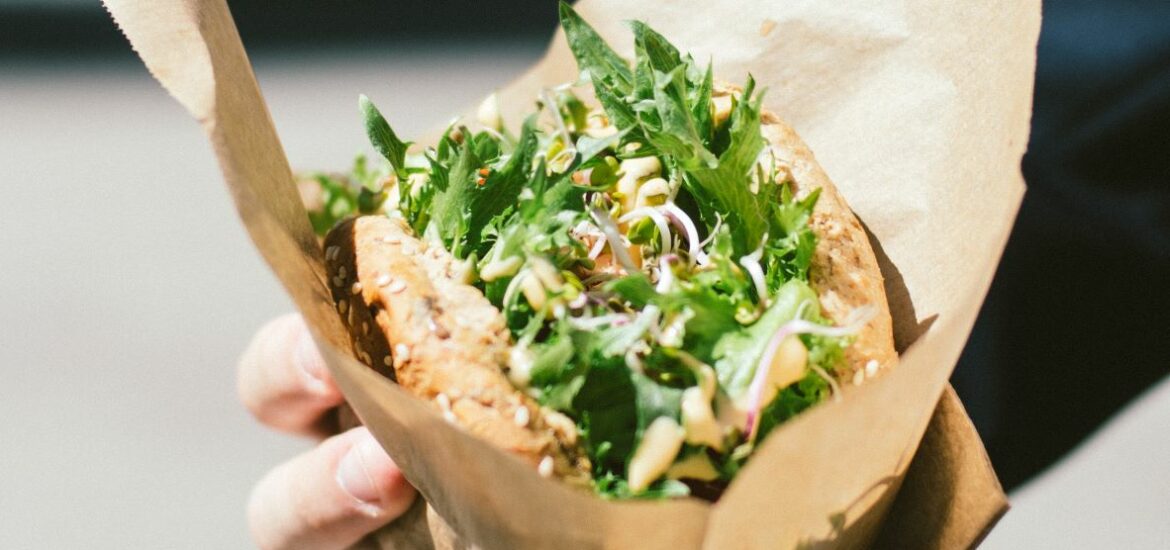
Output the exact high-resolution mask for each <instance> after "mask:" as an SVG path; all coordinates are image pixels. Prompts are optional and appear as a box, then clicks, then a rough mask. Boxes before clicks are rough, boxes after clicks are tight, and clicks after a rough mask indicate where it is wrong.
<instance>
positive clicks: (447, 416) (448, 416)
mask: <svg viewBox="0 0 1170 550" xmlns="http://www.w3.org/2000/svg"><path fill="white" fill-rule="evenodd" d="M443 420H446V421H447V422H450V423H452V424H454V423H455V421H456V420H458V419H457V418H455V413H453V412H451V411H443Z"/></svg>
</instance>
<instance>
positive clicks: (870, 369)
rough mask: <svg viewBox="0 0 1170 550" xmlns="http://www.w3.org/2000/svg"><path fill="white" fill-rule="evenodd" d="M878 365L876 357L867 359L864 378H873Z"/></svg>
mask: <svg viewBox="0 0 1170 550" xmlns="http://www.w3.org/2000/svg"><path fill="white" fill-rule="evenodd" d="M879 366H880V365H878V362H877V359H870V360H869V361H868V362H867V363H866V364H865V377H866V378H873V376H874V375H875V374H877V371H878V367H879Z"/></svg>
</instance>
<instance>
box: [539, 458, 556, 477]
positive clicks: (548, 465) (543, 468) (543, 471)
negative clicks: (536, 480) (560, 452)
mask: <svg viewBox="0 0 1170 550" xmlns="http://www.w3.org/2000/svg"><path fill="white" fill-rule="evenodd" d="M536 472H537V473H539V474H540V477H552V474H553V457H551V456H545V457H544V458H542V459H540V465H539V466H537V467H536Z"/></svg>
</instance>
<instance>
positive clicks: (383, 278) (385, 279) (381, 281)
mask: <svg viewBox="0 0 1170 550" xmlns="http://www.w3.org/2000/svg"><path fill="white" fill-rule="evenodd" d="M393 280H394V279H393V278H391V277H390V275H388V274H386V273H383V274H381V275H379V276H378V280H377V281H374V282H375V283H376V284H377V285H378V286H380V287H381V286H386V285H388V284H390V281H393Z"/></svg>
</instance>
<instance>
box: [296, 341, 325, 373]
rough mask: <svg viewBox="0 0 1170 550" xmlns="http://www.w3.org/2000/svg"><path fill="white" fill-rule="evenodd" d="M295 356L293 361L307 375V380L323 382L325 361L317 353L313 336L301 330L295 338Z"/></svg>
mask: <svg viewBox="0 0 1170 550" xmlns="http://www.w3.org/2000/svg"><path fill="white" fill-rule="evenodd" d="M294 353H295V354H296V355H295V357H294V360H295V361H296V362H297V365H298V366H300V367H301V369H302V370H304V371H305V374H307V375H309V378H311V379H313V380H315V381H317V382H324V381H325V374H326V369H325V360H324V359H322V358H321V353H320V352H318V351H317V344H316V343H315V342H313V336H312V335H310V334H309V331H308V330H302V331H301V333H300V335H299V336H297V345H296V350H295V351H294Z"/></svg>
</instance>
